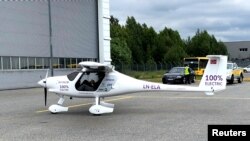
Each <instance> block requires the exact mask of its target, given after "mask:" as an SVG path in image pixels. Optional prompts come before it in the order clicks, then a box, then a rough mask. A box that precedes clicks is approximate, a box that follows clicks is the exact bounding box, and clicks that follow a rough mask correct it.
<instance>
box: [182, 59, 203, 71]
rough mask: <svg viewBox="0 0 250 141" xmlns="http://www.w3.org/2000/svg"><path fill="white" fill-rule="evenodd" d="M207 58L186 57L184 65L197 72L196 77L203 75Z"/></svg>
mask: <svg viewBox="0 0 250 141" xmlns="http://www.w3.org/2000/svg"><path fill="white" fill-rule="evenodd" d="M207 62H208V58H207V57H186V58H184V65H185V66H186V65H189V67H190V68H192V69H193V70H194V72H195V75H203V73H204V70H205V68H206V66H207Z"/></svg>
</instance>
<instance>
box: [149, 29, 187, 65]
mask: <svg viewBox="0 0 250 141" xmlns="http://www.w3.org/2000/svg"><path fill="white" fill-rule="evenodd" d="M176 47H177V49H178V48H181V49H182V50H183V51H184V52H185V50H184V49H183V47H184V42H183V41H182V39H181V37H180V35H179V33H178V31H174V30H172V29H170V28H166V27H165V28H164V30H162V31H160V33H159V34H158V37H157V43H156V47H155V48H154V51H153V58H154V59H155V61H156V62H166V59H170V60H172V59H171V58H169V57H166V54H167V53H168V52H169V50H170V49H171V48H176ZM172 50H173V49H172ZM180 57H181V56H180ZM181 59H183V58H181Z"/></svg>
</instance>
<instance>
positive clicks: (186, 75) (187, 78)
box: [184, 65, 191, 84]
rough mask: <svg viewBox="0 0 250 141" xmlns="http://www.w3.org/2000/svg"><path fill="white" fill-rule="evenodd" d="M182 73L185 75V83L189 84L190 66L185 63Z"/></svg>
mask: <svg viewBox="0 0 250 141" xmlns="http://www.w3.org/2000/svg"><path fill="white" fill-rule="evenodd" d="M184 75H185V84H187V83H188V84H191V82H190V68H189V66H188V65H187V66H186V67H185V69H184Z"/></svg>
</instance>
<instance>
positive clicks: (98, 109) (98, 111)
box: [89, 97, 114, 116]
mask: <svg viewBox="0 0 250 141" xmlns="http://www.w3.org/2000/svg"><path fill="white" fill-rule="evenodd" d="M113 111H114V104H111V103H105V102H100V98H99V97H96V98H95V104H94V105H93V106H91V107H90V108H89V112H90V113H91V114H93V115H95V116H96V115H102V114H107V113H113Z"/></svg>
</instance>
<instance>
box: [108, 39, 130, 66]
mask: <svg viewBox="0 0 250 141" xmlns="http://www.w3.org/2000/svg"><path fill="white" fill-rule="evenodd" d="M131 54H132V53H131V51H130V49H129V48H128V46H127V43H126V41H125V40H122V39H120V38H113V39H112V40H111V58H112V62H113V63H114V64H121V63H123V64H130V63H131V60H132V55H131Z"/></svg>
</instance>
